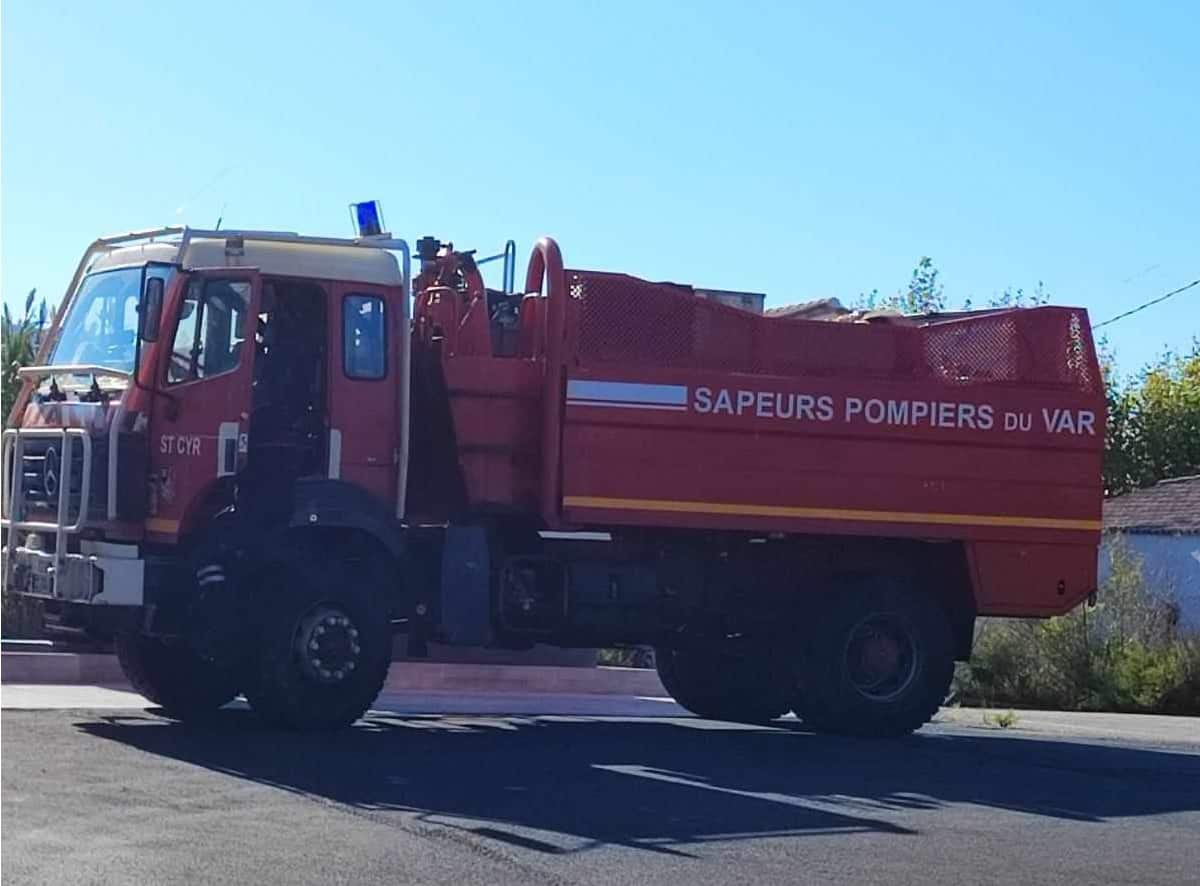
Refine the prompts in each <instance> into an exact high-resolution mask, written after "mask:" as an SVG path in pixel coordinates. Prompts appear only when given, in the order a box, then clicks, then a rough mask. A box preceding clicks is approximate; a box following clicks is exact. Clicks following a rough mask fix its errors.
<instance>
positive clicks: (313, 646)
mask: <svg viewBox="0 0 1200 886" xmlns="http://www.w3.org/2000/svg"><path fill="white" fill-rule="evenodd" d="M308 648H309V649H311V650H312V651H313V652H316V651H317V650H318V649H320V648H321V644H320V643H318V642H317V641H316V640H309V641H308Z"/></svg>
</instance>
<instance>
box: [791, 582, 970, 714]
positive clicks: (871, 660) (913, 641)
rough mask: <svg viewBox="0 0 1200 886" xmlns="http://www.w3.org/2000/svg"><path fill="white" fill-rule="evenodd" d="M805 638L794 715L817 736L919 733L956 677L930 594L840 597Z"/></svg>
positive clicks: (890, 588) (874, 592)
mask: <svg viewBox="0 0 1200 886" xmlns="http://www.w3.org/2000/svg"><path fill="white" fill-rule="evenodd" d="M817 616H818V617H817V618H816V619H814V621H813V623H812V629H811V630H809V631H807V632H805V633H806V636H805V637H804V643H803V649H802V650H801V655H800V658H799V661H798V663H797V666H796V682H797V683H798V687H797V689H796V690H795V695H794V697H793V705H794V710H795V711H796V714H797V716H799V717H800V718H801V720H803V721H804V723H805V724H806V725H807V726H809V727H811V728H813V729H817V730H819V731H823V732H835V733H842V734H848V735H862V736H894V735H904V734H906V733H909V732H912V731H913V730H915V729H918V728H919V727H920V726H922V725H923V724H924V723H926V722H927V721H928V720H929V719H930V718H931V717H932V716H933V715H934V714H935V713H937V709H938V706H939V705H940V704H941V703H942V701H944V700H945V698H946V693H947V692H948V691H949V688H950V680H951V678H952V677H953V675H954V654H953V644H952V635H951V630H950V623H949V621H948V619H947V617H946V614H945V612H944V611H943V610H942V608H941V607H940V606H939V605H938V603H937V602H936V601H935V600H933V599H932V598H931V597H930V596H929V595H927V594H921V593H917V592H914V591H912V590H909V589H906V588H901V587H898V586H894V585H891V584H888V583H886V582H872V583H870V584H866V585H860V586H857V587H852V588H847V589H846V590H844V591H839V592H837V594H836V596H834V597H833V598H832V599H830V600H829V601H828V602H827V603H826V604H825V605H824V606H823V607H822V609H821V610H820V612H819V613H817Z"/></svg>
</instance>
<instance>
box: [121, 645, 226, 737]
mask: <svg viewBox="0 0 1200 886" xmlns="http://www.w3.org/2000/svg"><path fill="white" fill-rule="evenodd" d="M115 645H116V650H117V661H118V662H119V663H120V665H121V670H122V671H124V672H125V677H126V679H128V680H129V682H130V683H131V684H132V685H133V688H134V689H135V690H137V691H138V692H139V693H140V694H142V695H144V696H145V697H146V698H147V699H148V700H150V701H152V702H153V703H154V704H157V705H160V706H161V707H162V709H163V711H164V713H166V714H167V716H169V717H172V718H174V719H177V720H198V719H203V718H204V717H206V716H209V715H211V714H212V713H213V712H214V711H215V710H217V709H218V708H220V707H222V706H223V705H225V704H227V703H228V702H230V701H232V700H233V699H234V697H235V696H236V695H237V684H236V682H235V681H234V677H233V674H232V673H231V672H229V671H226V670H222V669H220V668H218V667H217V666H216V665H214V664H212V663H211V662H209V661H206V660H205V659H202V658H201V657H200V656H198V655H197V654H196V653H195V652H193V651H192V650H191V649H190V648H188V647H187V646H185V645H183V644H182V643H179V644H174V645H172V644H168V643H166V642H164V641H163V640H161V639H159V638H157V637H148V636H146V635H145V634H140V633H137V632H136V631H122V632H121V633H119V634H118V635H117V637H116V643H115Z"/></svg>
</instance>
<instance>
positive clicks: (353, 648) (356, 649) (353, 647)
mask: <svg viewBox="0 0 1200 886" xmlns="http://www.w3.org/2000/svg"><path fill="white" fill-rule="evenodd" d="M350 651H351V652H352V653H353V654H354V655H358V654H359V653H360V652H362V647H361V646H359V645H358V644H357V643H351V644H350Z"/></svg>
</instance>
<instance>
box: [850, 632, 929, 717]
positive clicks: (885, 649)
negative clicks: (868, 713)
mask: <svg viewBox="0 0 1200 886" xmlns="http://www.w3.org/2000/svg"><path fill="white" fill-rule="evenodd" d="M845 664H846V674H847V676H848V677H849V679H850V683H851V684H852V685H853V686H854V688H855V689H856V690H858V692H859V693H860V694H862V695H863V696H865V697H866V698H869V699H871V700H872V701H891V700H892V699H894V698H896V697H898V696H899V695H900V694H901V693H903V692H904V690H906V689H907V688H908V686H909V684H910V683H911V682H912V680H913V678H914V677H915V676H916V671H917V655H916V645H915V643H914V642H913V638H912V635H911V634H910V633H909V631H908V629H907V628H906V626H905V625H903V624H901V623H900V622H899V621H898V620H896V619H895V618H893V617H891V616H886V615H877V616H871V617H869V618H866V619H864V620H863V621H861V622H859V624H858V625H857V626H856V627H855V628H854V630H853V631H851V633H850V638H849V641H848V642H847V643H846V655H845Z"/></svg>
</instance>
